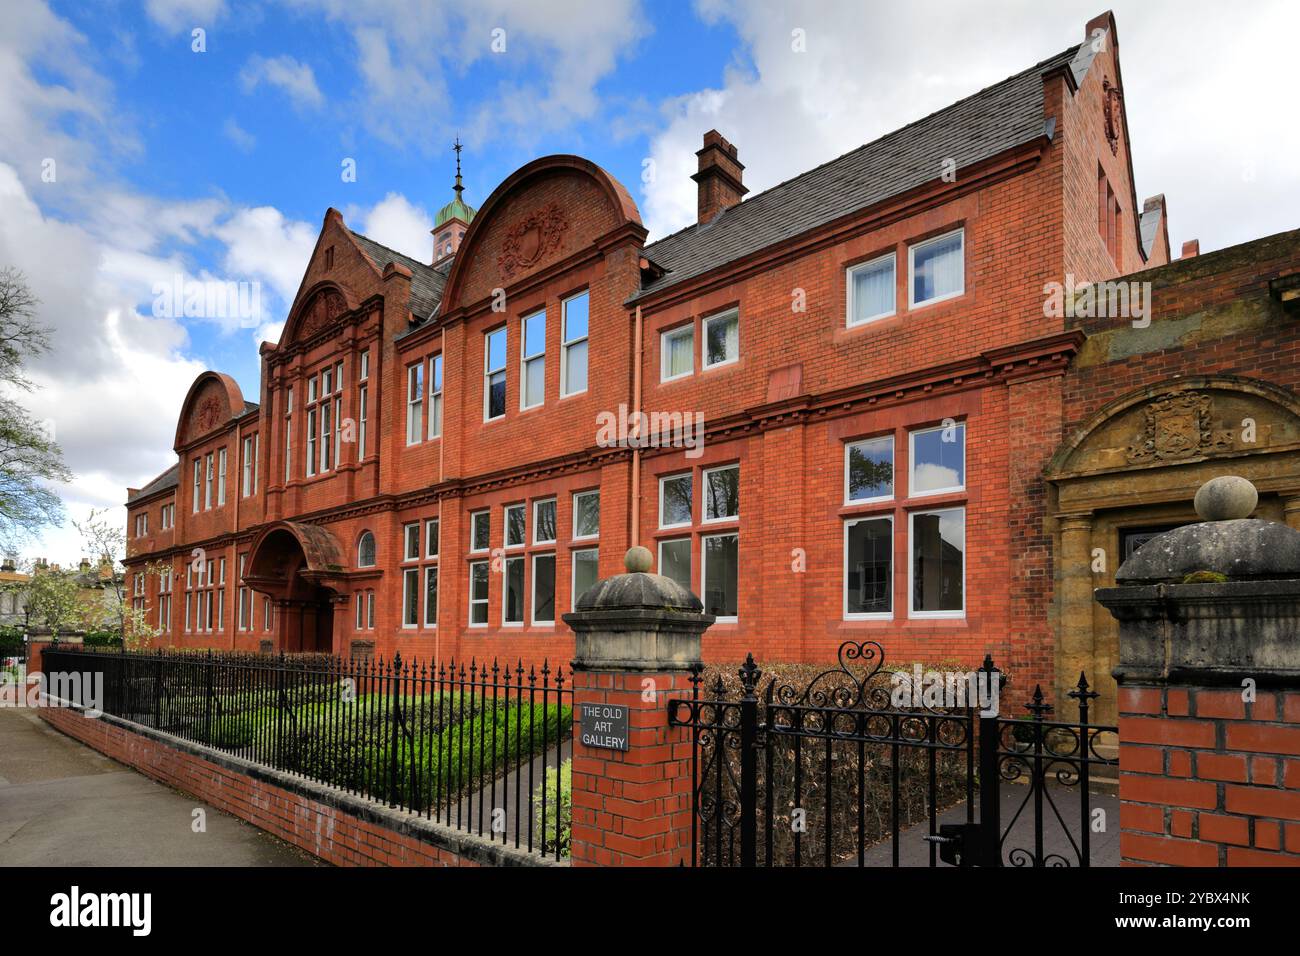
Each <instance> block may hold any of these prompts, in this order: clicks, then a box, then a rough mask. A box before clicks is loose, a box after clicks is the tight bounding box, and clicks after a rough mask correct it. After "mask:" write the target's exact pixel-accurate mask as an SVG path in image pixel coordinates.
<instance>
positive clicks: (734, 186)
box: [691, 129, 749, 225]
mask: <svg viewBox="0 0 1300 956" xmlns="http://www.w3.org/2000/svg"><path fill="white" fill-rule="evenodd" d="M695 155H696V156H698V157H699V158H700V169H699V172H697V173H694V174H692V176H691V179H693V180H695V182H696V183H698V184H699V223H700V225H703V224H704V223H706V222H711V221H712V220H713V219H714V218H715V217H716V216H717V215H718V213H720V212H722V211H723V210H724V209H730V208H731V207H732V206H734V205H736V203H738V202H740V198H741V197H742V196H744V195H745V193H747V192H749V190H748V189H746V188H745V184H744V182H743V179H744V174H745V167H744V165H743V164H742V163H741V162H740V160H739V159H737V158H736V147H735V146H733V145H732V144H731V143H728V142H727V141H726V140H725V139H723V138H722V134H721V133H719V132H718V131H717V130H716V129H711V130H709V131H708V132H707V133H705V134H704V146H703V148H701V149H699V150H697V151H696V153H695Z"/></svg>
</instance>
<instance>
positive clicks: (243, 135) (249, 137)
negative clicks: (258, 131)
mask: <svg viewBox="0 0 1300 956" xmlns="http://www.w3.org/2000/svg"><path fill="white" fill-rule="evenodd" d="M221 132H222V134H223V135H224V136H225V137H226V139H228V140H230V141H231V142H232V143H234V144H235V148H236V149H238V150H239V151H240V152H243V153H251V152H252V151H253V149H254V148H255V147H256V146H257V137H256V136H254V135H253V134H252V133H250V132H249V131H248V130H246V129H244V128H243V127H242V126H240V125H239V124H238V123H237V122H235V118H234V117H233V116H231V117H227V119H226V122H225V123H224V124H223V125H222V127H221Z"/></svg>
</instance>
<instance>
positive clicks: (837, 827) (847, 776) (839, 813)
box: [668, 641, 1118, 866]
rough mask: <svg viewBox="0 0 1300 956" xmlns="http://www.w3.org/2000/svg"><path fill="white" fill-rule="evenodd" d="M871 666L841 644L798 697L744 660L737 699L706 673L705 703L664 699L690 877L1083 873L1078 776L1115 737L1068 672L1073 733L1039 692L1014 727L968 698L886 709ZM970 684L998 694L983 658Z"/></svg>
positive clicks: (862, 653) (1086, 798)
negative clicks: (707, 872)
mask: <svg viewBox="0 0 1300 956" xmlns="http://www.w3.org/2000/svg"><path fill="white" fill-rule="evenodd" d="M883 665H884V649H883V648H882V647H881V646H880V645H879V644H877V643H875V642H872V641H868V642H853V641H850V642H846V643H845V644H844V645H842V646H841V648H840V654H839V664H838V666H837V667H835V668H832V669H830V670H827V671H825V672H823V673H821V674H819V675H818V676H817V677H815V678H814V679H813V680H812V681H810V682H809V683H808V684H807V685H806V686H804V687H802V688H801V687H795V686H793V685H790V684H787V683H782V682H780V681H778V680H770V681H769V682H768V684H767V686H766V689H765V690H764V691H762V692H761V693H760V691H759V683H760V680H761V678H762V672H761V671H760V670H759V668H758V667H757V665H755V663H754V661H753V658H752V656H751V657H750V658H749V659H748V660H747V661H746V662H745V664H744V665H743V666H742V667H741V668H740V670H739V672H738V676H739V678H740V685H741V686H740V693H739V694H738V695H736V696H731V697H730V699H728V694H727V690H726V687H725V685H724V682H723V680H722V678H721V676H719V677H718V678H717V680H716V681H715V683H714V685H713V686H712V687H711V688H709V695H710V696H707V697H706V696H704V695H703V694H702V688H701V683H702V681H701V678H700V677H699V676H698V675H697V677H696V679H695V688H694V692H693V693H692V696H691V698H690V699H677V700H672V701H670V702H669V715H668V717H669V723H670V724H671V725H673V726H681V727H686V728H689V729H690V730H691V733H692V745H693V746H692V751H693V762H694V767H695V794H694V814H693V818H692V837H693V840H692V842H693V847H694V852H693V860H694V862H695V864H696V865H700V866H786V865H791V866H835V865H855V864H856V865H858V866H864V865H870V864H872V863H875V864H877V865H888V866H900V865H906V864H907V863H911V864H913V865H915V864H916V863H922V864H928V865H930V866H935V865H937V864H938V863H940V862H947V863H957V862H960V863H961V864H962V865H967V866H970V865H979V866H1002V865H1011V866H1071V865H1077V866H1088V865H1089V864H1090V862H1091V857H1090V833H1091V832H1092V828H1093V825H1094V823H1095V821H1094V820H1093V818H1092V816H1091V811H1092V805H1091V804H1092V798H1091V795H1090V786H1089V784H1090V774H1091V771H1092V769H1093V768H1095V767H1098V766H1103V765H1104V766H1113V765H1114V764H1115V762H1116V761H1115V760H1113V759H1111V758H1107V757H1104V756H1102V755H1101V754H1100V753H1099V752H1098V744H1099V742H1100V741H1102V740H1109V739H1113V738H1114V735H1115V730H1116V728H1114V727H1103V726H1097V725H1090V724H1089V722H1088V705H1089V702H1090V701H1091V700H1092V699H1093V698H1095V697H1096V696H1097V695H1096V693H1095V692H1093V691H1090V690H1089V689H1088V686H1087V682H1086V681H1085V680H1084V679H1083V677H1082V676H1080V682H1079V685H1078V687H1077V688H1076V689H1075V690H1074V691H1072V692H1071V694H1070V696H1071V697H1073V698H1075V699H1076V700H1077V701H1078V703H1079V721H1078V722H1077V723H1071V722H1062V721H1053V720H1049V719H1048V715H1049V714H1050V712H1051V707H1050V705H1047V704H1044V703H1043V699H1042V692H1041V690H1036V691H1035V694H1034V697H1033V700H1032V701H1031V702H1030V703H1029V704H1027V705H1026V709H1027V711H1028V713H1027V714H1026V719H1022V720H1016V719H1011V718H1008V717H1006V716H1003V715H1000V714H999V713H998V712H997V710H996V709H993V710H990V709H988V708H987V707H986V706H981V705H979V704H977V703H975V697H973V696H972V697H969V698H967V699H968V701H970V703H968V704H965V705H954V706H943V705H939V704H934V705H930V704H927V703H926V702H924V701H922V702H920V703H914V704H913V705H911V706H907V707H903V706H899V705H898V703H897V701H896V699H895V698H894V696H893V691H894V690H895V689H896V688H897V686H898V685H897V682H896V681H894V680H893V675H892V674H890V673H889V672H886V671H884V670H883ZM969 676H970V678H971V681H972V685H971V687H970V688H969V689H970V690H971V691H974V690H975V689H976V688H977V687H981V686H982V687H983V688H985V689H988V688H993V689H994V693H995V694H998V693H1000V692H1001V691H1004V690H1005V680H1004V679H1003V678H1002V675H1001V673H1000V671H998V669H997V668H996V667H995V666H994V665H993V661H992V660H991V658H987V657H986V658H985V662H984V666H983V667H982V668H981V669H980V670H979V671H977V672H972V674H971V675H969ZM918 690H919V688H918ZM986 703H987V702H986ZM1012 782H1015V783H1023V784H1026V786H1024V787H1023V788H1016V789H1015V790H1014V791H1010V790H1009V791H1008V793H1009V800H1013V801H1015V802H1014V803H1012V804H1011V805H1010V806H1009V807H1008V810H1009V812H1008V813H1007V815H1006V822H1005V825H1004V819H1003V814H1002V803H1003V799H1002V797H1003V785H1004V784H1005V783H1012ZM1066 799H1070V800H1074V801H1077V816H1076V815H1075V812H1076V811H1074V810H1070V808H1068V807H1066V808H1064V810H1063V809H1062V802H1063V801H1064V800H1066ZM1067 816H1068V820H1067ZM941 817H944V818H946V819H947V820H948V821H949V822H942V821H941ZM1115 822H1116V823H1117V822H1118V821H1115ZM908 838H915V840H916V841H918V843H917V844H916V846H915V847H913V846H911V845H909V844H908V843H907V842H906V841H907V839H908ZM919 841H924V843H921V842H919ZM1022 842H1024V843H1027V844H1028V845H1025V846H1022V845H1020V844H1021V843H1022ZM886 846H887V847H888V849H887V851H886V850H884V849H883V848H884V847H886Z"/></svg>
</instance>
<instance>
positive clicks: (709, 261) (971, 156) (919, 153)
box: [632, 43, 1091, 301]
mask: <svg viewBox="0 0 1300 956" xmlns="http://www.w3.org/2000/svg"><path fill="white" fill-rule="evenodd" d="M1083 46H1085V47H1090V45H1089V44H1087V43H1085V44H1084V45H1083ZM1085 61H1086V62H1085ZM1090 61H1091V58H1090V57H1088V56H1087V54H1085V53H1083V51H1082V50H1081V48H1080V47H1078V46H1072V47H1070V48H1069V49H1068V50H1065V51H1063V52H1061V53H1058V54H1057V55H1056V56H1054V57H1051V58H1049V59H1046V60H1044V61H1042V62H1041V63H1036V64H1034V65H1033V66H1031V67H1030V68H1029V69H1027V70H1025V71H1023V72H1021V73H1017V74H1016V75H1015V76H1012V77H1009V78H1008V79H1005V80H1003V81H1002V82H1001V83H997V84H994V85H993V86H990V87H988V88H987V89H985V90H981V91H980V92H978V93H975V94H974V95H972V96H969V97H967V98H966V99H964V100H959V101H958V102H956V103H954V104H952V105H951V106H948V107H946V108H945V109H942V110H939V111H938V112H937V113H932V114H930V115H929V116H927V117H925V118H924V119H921V120H917V121H916V122H914V123H912V124H910V125H908V126H904V127H903V128H902V129H900V130H896V131H895V132H893V133H890V134H888V135H886V136H883V137H881V138H880V139H877V140H875V141H874V142H870V143H867V144H866V145H865V146H860V147H858V148H857V149H855V150H853V151H852V152H849V153H845V154H844V155H843V156H840V157H839V158H838V159H833V160H831V161H830V162H828V163H824V164H822V165H821V166H818V167H817V168H815V169H812V170H809V171H808V172H806V173H802V174H800V175H799V176H796V177H795V178H793V179H789V180H787V181H786V182H783V183H781V184H780V185H779V186H773V187H772V188H771V189H769V190H767V191H766V192H763V193H759V194H758V195H757V196H753V197H751V198H749V199H746V200H745V201H744V202H741V203H738V204H736V205H735V206H732V207H731V208H729V209H726V210H724V211H723V212H722V213H720V214H719V215H718V216H716V217H715V218H714V219H713V220H711V221H710V222H708V223H705V224H703V225H699V224H696V225H693V226H688V227H687V228H685V229H683V230H682V231H680V232H676V233H674V234H672V235H671V236H667V237H665V238H663V239H660V240H659V241H658V242H654V243H651V244H650V245H648V246H646V247H645V250H644V255H645V257H646V258H648V259H649V260H650V261H651V262H653V263H654V264H655V265H657V266H659V267H660V268H662V269H664V270H666V272H665V273H664V274H663V275H662V276H659V277H658V278H656V279H653V280H652V281H650V282H648V283H646V284H645V285H644V286H643V287H642V289H641V291H640V292H639V293H637V294H636V295H635V296H633V297H632V301H635V300H637V299H640V298H643V297H645V296H648V295H651V294H653V293H656V292H660V291H661V290H663V289H666V288H669V287H670V286H673V285H676V284H677V283H679V282H684V281H685V280H687V279H690V278H693V277H695V276H698V275H702V274H703V273H705V272H708V271H709V270H711V269H715V268H717V267H719V266H722V265H725V264H727V263H728V262H732V261H734V260H736V259H740V258H742V257H744V256H747V255H749V254H751V253H754V252H757V251H759V250H760V249H764V248H766V247H768V246H773V245H777V244H780V243H783V242H786V241H788V240H790V239H792V238H794V237H795V236H798V235H800V234H801V233H805V232H808V231H809V230H812V229H816V228H818V227H819V226H823V225H826V224H827V223H830V222H833V221H834V220H836V219H839V218H841V217H843V216H846V215H848V214H850V213H853V212H855V211H857V210H860V209H864V208H866V207H868V206H872V205H875V204H876V203H879V202H882V201H884V200H886V199H889V198H890V197H892V196H896V195H898V194H900V193H904V192H906V191H908V190H910V189H914V188H916V187H917V186H921V185H924V184H925V183H928V182H933V181H934V180H935V179H937V178H938V177H939V175H940V174H941V172H942V171H943V170H942V167H941V166H940V163H941V161H942V160H944V159H948V158H951V159H952V160H954V161H955V162H956V164H957V169H958V170H959V171H960V170H961V169H962V168H964V167H966V166H970V165H972V164H974V163H978V162H981V161H982V160H986V159H989V158H991V157H993V156H996V155H998V154H999V153H1002V152H1005V151H1006V150H1008V149H1012V148H1014V147H1016V146H1020V145H1023V144H1025V143H1028V142H1032V141H1033V140H1034V139H1036V138H1038V137H1040V136H1044V135H1049V136H1050V135H1051V133H1050V130H1049V129H1048V128H1047V126H1046V124H1045V121H1044V116H1043V75H1044V74H1046V73H1049V72H1051V71H1053V70H1056V69H1060V68H1063V67H1066V66H1069V67H1070V69H1071V71H1072V73H1073V74H1074V76H1075V77H1076V78H1077V77H1079V76H1082V74H1083V72H1086V70H1087V66H1088V62H1090ZM958 175H960V172H959V173H958Z"/></svg>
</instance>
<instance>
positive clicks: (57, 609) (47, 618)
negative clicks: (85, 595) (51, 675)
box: [26, 567, 84, 641]
mask: <svg viewBox="0 0 1300 956" xmlns="http://www.w3.org/2000/svg"><path fill="white" fill-rule="evenodd" d="M26 594H27V611H28V619H29V620H30V622H31V623H32V624H34V625H36V626H38V627H39V626H44V627H48V628H49V629H50V636H51V637H52V638H53V639H54V640H56V641H57V640H58V639H59V635H60V634H66V633H68V632H69V631H75V630H78V629H80V627H81V625H82V623H83V621H84V612H83V608H82V605H81V585H80V584H79V583H78V582H77V575H76V574H75V573H74V572H72V571H66V570H64V569H62V568H57V567H38V568H33V569H32V573H31V579H30V580H29V581H27V582H26Z"/></svg>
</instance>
